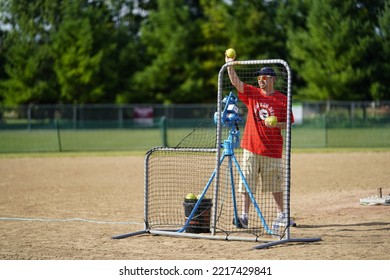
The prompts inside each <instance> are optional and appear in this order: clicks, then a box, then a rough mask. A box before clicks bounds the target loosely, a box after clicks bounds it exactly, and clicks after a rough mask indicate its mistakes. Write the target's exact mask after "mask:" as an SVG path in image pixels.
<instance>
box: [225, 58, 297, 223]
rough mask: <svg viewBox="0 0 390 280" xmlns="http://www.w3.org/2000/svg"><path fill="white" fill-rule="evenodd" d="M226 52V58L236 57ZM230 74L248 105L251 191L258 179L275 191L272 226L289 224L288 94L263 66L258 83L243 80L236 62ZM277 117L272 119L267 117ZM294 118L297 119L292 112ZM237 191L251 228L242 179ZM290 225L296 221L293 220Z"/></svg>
mask: <svg viewBox="0 0 390 280" xmlns="http://www.w3.org/2000/svg"><path fill="white" fill-rule="evenodd" d="M234 59H235V57H233V58H229V57H227V56H226V54H225V61H226V62H230V61H234ZM227 70H228V75H229V78H230V81H231V83H232V84H233V86H234V87H235V88H236V89H237V91H238V97H239V99H240V100H241V101H242V102H243V103H244V104H245V105H246V106H247V108H248V116H247V121H246V124H245V132H244V135H243V138H242V141H241V147H242V148H243V163H242V164H243V165H242V171H243V174H244V176H245V178H246V180H247V182H248V185H249V187H250V188H251V191H252V193H255V191H256V189H257V182H261V187H262V191H263V192H272V194H273V197H274V199H275V202H276V207H277V211H278V216H277V218H276V220H275V221H274V224H273V229H274V230H277V228H278V227H279V226H282V225H283V226H286V225H287V214H286V213H285V212H284V207H283V180H284V176H283V175H284V172H283V165H282V153H283V137H282V133H281V130H282V129H285V128H286V122H287V97H286V96H285V95H284V94H282V93H280V92H279V91H277V90H275V89H274V83H275V79H276V73H275V71H274V70H273V69H272V68H270V67H264V68H262V69H261V70H259V71H258V72H257V73H256V74H257V81H258V85H259V87H255V86H252V85H248V84H244V83H243V82H242V81H241V80H240V78H239V77H238V75H237V73H236V71H235V70H234V68H233V66H228V67H227ZM271 116H272V117H276V119H277V122H276V124H275V123H272V122H269V121H268V120H269V119H267V118H268V117H271ZM291 122H294V118H293V115H292V113H291ZM238 191H239V192H240V193H242V214H241V216H239V222H240V225H237V226H239V227H243V228H248V213H249V206H250V199H249V195H248V193H247V192H246V189H245V186H244V184H243V182H242V180H240V183H239V188H238ZM290 225H291V226H295V223H294V222H293V221H292V220H290Z"/></svg>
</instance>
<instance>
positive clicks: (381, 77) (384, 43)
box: [372, 0, 390, 100]
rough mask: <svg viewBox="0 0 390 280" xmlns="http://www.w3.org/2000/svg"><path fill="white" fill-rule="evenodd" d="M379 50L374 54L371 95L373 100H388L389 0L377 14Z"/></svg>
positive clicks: (389, 60) (389, 66)
mask: <svg viewBox="0 0 390 280" xmlns="http://www.w3.org/2000/svg"><path fill="white" fill-rule="evenodd" d="M376 38H377V40H378V44H379V52H378V53H377V54H376V55H375V58H376V60H377V66H378V67H376V68H375V72H374V76H375V77H376V81H377V82H376V83H374V84H373V85H372V95H373V99H375V100H390V79H389V73H390V1H389V0H386V2H385V4H384V7H383V9H382V10H381V11H380V13H379V16H378V28H377V36H376Z"/></svg>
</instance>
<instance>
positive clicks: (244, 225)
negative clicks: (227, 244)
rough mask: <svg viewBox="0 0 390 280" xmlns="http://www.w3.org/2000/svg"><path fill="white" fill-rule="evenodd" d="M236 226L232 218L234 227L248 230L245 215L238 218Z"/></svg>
mask: <svg viewBox="0 0 390 280" xmlns="http://www.w3.org/2000/svg"><path fill="white" fill-rule="evenodd" d="M237 220H238V225H236V223H235V220H234V218H233V225H235V226H236V227H237V228H248V217H246V216H245V215H242V216H238V217H237Z"/></svg>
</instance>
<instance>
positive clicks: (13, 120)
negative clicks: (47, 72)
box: [0, 101, 390, 153]
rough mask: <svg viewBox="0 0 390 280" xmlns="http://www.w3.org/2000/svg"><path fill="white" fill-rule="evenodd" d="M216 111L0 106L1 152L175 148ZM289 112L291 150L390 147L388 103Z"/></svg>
mask: <svg viewBox="0 0 390 280" xmlns="http://www.w3.org/2000/svg"><path fill="white" fill-rule="evenodd" d="M215 108H216V106H215V104H176V105H161V104H131V105H110V104H109V105H30V106H19V107H13V108H10V107H0V152H1V153H18V152H59V151H60V152H61V151H109V150H111V151H127V150H129V151H130V150H138V151H145V152H146V151H147V150H149V149H150V148H152V147H155V146H170V147H175V146H176V145H177V144H178V143H180V141H181V140H182V139H183V138H184V137H186V136H187V135H188V134H190V133H191V132H192V131H193V130H194V129H196V128H197V127H199V126H200V125H202V126H210V127H211V126H213V125H214V123H213V121H214V120H213V114H214V111H215ZM242 110H244V109H243V108H242ZM293 111H294V118H295V123H294V125H293V127H292V148H293V149H294V148H328V147H390V101H388V102H302V103H294V104H293ZM243 115H244V117H245V112H244V113H243Z"/></svg>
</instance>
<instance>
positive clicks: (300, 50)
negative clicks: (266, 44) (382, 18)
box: [288, 0, 381, 100]
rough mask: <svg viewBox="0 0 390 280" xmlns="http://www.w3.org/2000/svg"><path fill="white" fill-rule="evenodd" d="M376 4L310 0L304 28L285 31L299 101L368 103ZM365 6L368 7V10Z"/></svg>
mask: <svg viewBox="0 0 390 280" xmlns="http://www.w3.org/2000/svg"><path fill="white" fill-rule="evenodd" d="M380 2H381V1H369V3H367V4H365V3H363V2H362V1H355V0H348V1H336V0H318V1H311V6H310V10H309V15H308V17H307V22H306V29H298V30H290V31H289V33H288V46H289V49H290V51H291V55H292V58H293V59H294V64H293V66H294V67H295V69H296V71H297V72H298V73H299V75H300V76H301V77H302V78H303V79H304V80H305V82H306V86H305V87H303V88H301V89H300V90H299V97H300V98H302V99H317V100H367V99H370V98H372V94H373V92H372V85H373V84H374V83H375V81H374V80H373V77H372V73H373V69H375V67H376V66H377V65H376V64H375V61H374V62H373V63H370V58H371V57H372V55H373V50H374V51H375V50H376V44H375V40H374V39H373V38H374V37H375V36H374V35H375V29H374V26H375V24H374V23H373V19H375V17H374V16H373V13H374V12H373V11H374V10H375V8H374V7H376V9H378V7H379V6H378V5H379V4H380ZM368 7H369V8H368Z"/></svg>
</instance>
